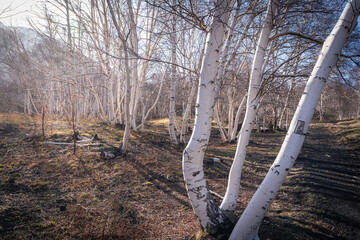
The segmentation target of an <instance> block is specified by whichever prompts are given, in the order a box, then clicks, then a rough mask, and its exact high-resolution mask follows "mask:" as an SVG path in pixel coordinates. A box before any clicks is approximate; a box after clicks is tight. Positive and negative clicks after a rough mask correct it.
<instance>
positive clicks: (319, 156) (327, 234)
mask: <svg viewBox="0 0 360 240" xmlns="http://www.w3.org/2000/svg"><path fill="white" fill-rule="evenodd" d="M279 198H280V199H281V200H286V198H288V202H289V203H291V204H290V206H289V209H287V211H284V214H283V215H281V210H280V211H279V210H277V213H279V212H280V216H277V217H275V222H278V223H281V224H280V225H282V226H285V227H290V229H291V233H288V234H291V236H292V238H293V239H360V152H359V151H354V150H353V149H350V148H349V147H347V146H344V145H342V144H340V143H338V142H337V141H336V136H335V135H334V134H332V133H331V132H329V130H328V129H327V128H326V127H325V125H323V124H317V125H314V126H312V127H311V129H310V131H309V136H308V137H307V138H306V140H305V144H304V146H303V148H302V150H301V153H300V155H299V157H298V159H297V161H296V163H295V166H294V169H293V170H292V172H291V174H290V176H289V178H288V179H287V181H286V182H285V185H284V189H283V192H282V193H280V196H279ZM270 219H271V217H270ZM268 220H269V219H268ZM271 220H274V219H271ZM271 220H269V221H270V222H271ZM291 221H292V222H291ZM270 222H269V223H268V224H269V225H273V224H274V223H270ZM288 224H291V226H290V225H289V226H287V225H288ZM279 234H281V233H279ZM287 236H289V235H287ZM271 239H276V238H271ZM281 239H286V235H284V237H283V238H281Z"/></svg>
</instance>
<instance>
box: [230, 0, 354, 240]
mask: <svg viewBox="0 0 360 240" xmlns="http://www.w3.org/2000/svg"><path fill="white" fill-rule="evenodd" d="M359 10H360V0H350V1H349V2H348V3H347V5H346V6H345V9H344V10H343V12H342V14H341V16H340V18H339V20H338V22H337V23H336V25H335V27H334V28H333V30H332V32H331V33H330V35H329V36H328V37H327V38H326V40H325V42H324V44H323V46H322V49H321V51H320V54H319V57H318V59H317V62H316V64H315V66H314V69H313V71H312V73H311V75H310V78H309V80H308V82H307V84H306V87H305V90H304V92H303V95H302V97H301V99H300V102H299V105H298V107H297V109H296V112H295V115H294V117H293V119H292V121H291V124H290V127H289V130H288V132H287V135H286V137H285V140H284V143H283V145H282V147H281V149H280V152H279V154H278V156H277V158H276V159H275V161H274V163H273V165H272V167H271V168H270V170H269V172H268V173H267V175H266V177H265V179H264V181H263V182H262V183H261V185H260V187H259V188H258V189H257V191H256V193H255V195H254V196H253V198H252V199H251V201H250V203H249V205H248V206H247V208H246V209H245V211H244V213H243V214H242V216H241V218H240V219H239V221H238V222H237V224H236V226H235V228H234V230H233V232H232V234H231V236H230V240H234V239H237V240H238V239H259V237H258V229H259V227H260V224H261V222H262V219H263V217H264V216H265V213H266V211H267V210H268V208H269V207H270V204H271V202H272V200H273V199H274V198H275V196H276V194H277V192H278V191H279V189H280V187H281V185H282V184H283V182H284V180H285V178H286V176H287V174H288V172H289V170H290V169H291V167H292V166H293V164H294V162H295V160H296V158H297V156H298V154H299V152H300V149H301V147H302V145H303V142H304V140H305V136H306V134H307V131H308V128H309V125H310V121H311V119H312V116H313V114H314V111H315V108H316V105H317V103H318V101H319V98H320V96H321V92H322V90H323V88H324V86H325V83H326V79H327V77H328V76H329V74H330V72H331V70H332V68H333V67H334V65H335V64H336V62H337V60H338V58H339V56H340V53H341V49H342V48H343V46H344V44H345V42H346V40H347V39H348V38H349V35H350V33H351V31H352V29H353V27H354V26H355V25H356V23H357V18H358V15H359Z"/></svg>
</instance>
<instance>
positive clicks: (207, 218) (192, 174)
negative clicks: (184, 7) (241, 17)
mask: <svg viewBox="0 0 360 240" xmlns="http://www.w3.org/2000/svg"><path fill="white" fill-rule="evenodd" d="M230 2H231V1H230V0H218V1H217V2H216V3H215V13H214V17H213V22H212V24H211V27H210V30H209V31H210V33H209V34H208V36H207V39H206V41H207V42H206V47H205V56H204V60H203V63H202V67H201V71H200V80H199V89H198V95H197V100H196V114H195V124H194V129H193V132H192V135H191V138H190V141H189V143H188V145H187V146H186V148H185V150H184V153H183V161H182V165H183V174H184V180H185V184H186V189H187V193H188V196H189V199H190V202H191V205H192V208H193V210H194V212H195V215H196V216H197V218H198V220H199V221H200V225H201V227H202V228H203V229H204V230H205V231H206V232H209V233H213V232H217V231H218V227H219V226H223V224H225V225H226V221H227V218H226V217H225V215H224V214H223V213H222V211H221V210H220V209H219V208H218V207H217V205H216V203H215V202H214V201H213V199H212V198H211V196H210V192H209V190H208V188H207V183H206V181H205V178H204V169H203V158H204V154H205V149H206V147H207V145H208V142H209V137H210V130H211V121H212V115H213V111H214V105H215V97H216V91H215V89H216V73H217V69H218V66H219V58H220V52H221V47H222V44H223V42H224V36H225V31H226V28H225V27H226V23H227V21H228V18H229V12H230V11H226V9H227V7H229V5H230Z"/></svg>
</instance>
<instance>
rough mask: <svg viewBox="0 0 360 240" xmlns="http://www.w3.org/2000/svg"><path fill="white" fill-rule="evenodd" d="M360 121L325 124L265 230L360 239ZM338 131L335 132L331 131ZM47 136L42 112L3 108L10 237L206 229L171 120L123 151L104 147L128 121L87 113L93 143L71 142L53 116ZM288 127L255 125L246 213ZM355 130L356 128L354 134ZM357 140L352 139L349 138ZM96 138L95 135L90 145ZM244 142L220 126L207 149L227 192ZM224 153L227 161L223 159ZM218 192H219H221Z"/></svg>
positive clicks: (1, 172)
mask: <svg viewBox="0 0 360 240" xmlns="http://www.w3.org/2000/svg"><path fill="white" fill-rule="evenodd" d="M347 129H348V130H349V129H352V131H348V132H351V133H352V134H356V133H359V122H358V121H357V122H356V121H352V122H349V121H347V122H337V123H316V124H313V125H312V127H311V131H310V135H309V136H308V138H307V139H306V142H305V145H304V148H303V150H302V152H301V154H300V156H299V158H298V161H297V162H296V164H295V167H294V169H293V170H292V171H291V173H290V175H289V177H288V179H287V181H286V182H285V185H284V186H283V187H282V190H281V191H280V194H279V195H278V197H277V199H276V200H275V201H274V202H273V204H272V207H271V209H270V211H269V213H268V214H267V217H266V218H265V220H264V222H263V224H262V226H261V229H260V237H261V238H262V239H302V240H303V239H358V238H360V235H359V233H360V229H359V226H360V216H359V212H358V209H360V204H359V202H360V201H359V200H360V195H359V192H360V191H359V190H360V179H359V175H360V174H359V173H360V152H359V151H356V150H354V149H353V148H350V147H348V146H345V145H343V144H342V142H341V141H340V140H337V139H340V138H341V140H343V141H344V137H345V135H344V134H346V130H347ZM329 130H331V131H329ZM45 132H46V137H45V139H42V136H41V118H40V116H33V117H31V116H27V115H21V114H11V115H9V114H1V115H0V146H1V147H0V190H1V191H0V194H1V196H0V238H1V239H189V238H191V237H194V234H195V233H196V232H197V231H198V227H199V225H198V223H197V220H196V219H195V216H194V214H193V212H192V210H191V206H190V204H189V201H188V199H187V196H186V191H185V187H184V183H183V180H182V170H181V155H182V149H183V148H184V146H176V145H172V144H171V143H170V141H169V139H168V133H167V120H166V119H162V120H156V121H151V122H150V123H149V124H148V125H147V126H146V130H145V132H143V133H141V132H132V133H131V143H130V151H129V152H128V153H127V154H126V155H123V156H121V157H117V158H116V159H107V158H102V157H101V156H100V152H101V151H107V150H109V149H111V145H113V146H117V145H118V144H119V143H120V140H121V137H122V134H123V129H122V126H121V125H115V126H114V125H110V124H107V123H102V122H95V121H90V120H84V121H83V122H82V125H81V128H80V129H79V132H80V134H81V135H82V136H86V137H88V138H91V137H93V136H94V135H95V134H96V133H97V135H98V137H99V140H96V141H95V142H93V143H92V144H90V146H81V147H78V151H77V154H76V155H73V154H72V146H71V145H54V144H44V143H43V141H44V140H45V141H51V142H70V141H71V126H70V124H69V122H68V121H67V120H66V119H61V118H59V117H57V116H51V117H48V118H47V121H46V131H45ZM284 135H285V132H272V133H254V134H253V135H252V139H251V143H250V146H249V153H248V157H247V160H246V163H245V166H244V174H243V179H242V186H241V192H240V196H239V202H240V203H239V204H238V207H237V213H238V214H241V212H242V211H243V209H244V208H245V207H246V204H247V202H248V201H249V200H250V198H251V196H252V194H253V193H254V191H255V190H256V188H257V186H258V185H259V184H260V182H261V179H262V178H263V176H264V175H265V174H266V172H267V169H268V168H269V166H270V165H271V163H272V161H273V159H274V157H275V156H276V154H277V151H278V150H279V148H280V144H281V141H282V139H283V137H284ZM346 136H347V135H346ZM347 143H348V142H347ZM84 145H86V144H84ZM235 148H236V144H228V143H222V142H221V141H220V138H219V136H218V132H217V130H216V129H215V130H214V131H213V134H212V140H211V143H210V146H209V149H208V151H207V154H206V156H205V165H204V166H205V170H206V175H207V176H206V177H207V179H208V183H209V186H210V189H211V190H213V191H215V192H216V193H218V194H220V195H223V194H224V192H225V186H226V176H227V173H228V170H229V167H230V164H231V159H232V157H233V154H234V150H235ZM214 157H217V158H220V159H221V162H220V163H213V161H212V159H213V158H214ZM214 198H215V199H216V200H217V201H219V200H220V199H218V198H217V197H216V196H214Z"/></svg>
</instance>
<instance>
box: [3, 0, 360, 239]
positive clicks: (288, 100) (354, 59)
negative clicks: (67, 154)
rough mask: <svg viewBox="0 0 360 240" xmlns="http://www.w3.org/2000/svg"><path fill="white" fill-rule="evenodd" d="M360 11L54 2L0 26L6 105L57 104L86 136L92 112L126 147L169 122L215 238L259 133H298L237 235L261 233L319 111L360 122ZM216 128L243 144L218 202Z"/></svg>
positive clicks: (322, 6) (192, 194)
mask: <svg viewBox="0 0 360 240" xmlns="http://www.w3.org/2000/svg"><path fill="white" fill-rule="evenodd" d="M359 6H360V3H359V1H358V0H350V1H349V2H348V3H346V2H344V1H332V2H326V1H321V0H319V1H310V2H309V1H282V0H269V1H268V2H265V1H239V0H237V1H236V0H217V1H210V2H205V1H179V0H171V1H167V0H165V1H157V0H120V1H114V0H91V1H87V0H84V1H75V0H55V1H51V2H49V3H47V4H46V5H44V7H43V9H42V10H41V13H40V14H39V15H41V16H42V21H41V22H39V23H32V24H33V29H32V30H30V29H23V28H11V27H6V26H0V71H1V74H0V85H1V88H0V91H1V93H2V94H1V95H0V98H1V99H0V100H1V101H0V110H1V111H21V112H24V113H26V114H33V113H35V114H40V113H41V112H42V109H44V108H46V109H47V110H48V112H49V113H50V114H58V115H66V116H71V119H72V122H73V130H74V133H75V132H76V126H77V125H79V124H81V117H88V118H97V119H100V120H101V121H105V122H109V123H111V124H115V123H116V124H124V127H125V133H124V136H123V139H122V142H121V144H119V149H121V151H122V152H125V151H127V150H128V143H129V136H130V130H131V129H132V130H133V131H143V130H144V128H145V123H146V121H147V120H148V119H150V118H160V117H169V138H170V139H171V141H172V142H173V143H174V144H179V143H183V144H187V147H186V148H185V151H184V156H183V168H184V177H185V181H186V186H187V190H188V194H189V198H190V201H191V202H192V206H193V208H194V211H195V214H196V215H197V217H198V218H199V221H200V224H201V226H202V228H203V229H204V230H205V231H208V232H210V233H211V234H214V235H217V234H218V235H219V234H220V235H221V234H224V232H229V229H230V230H231V229H232V228H233V226H232V225H231V223H229V221H228V220H227V217H226V216H225V215H224V213H223V212H224V211H234V210H235V207H236V199H237V197H238V190H239V184H240V179H241V168H242V165H243V162H244V159H245V156H246V149H247V145H248V142H249V139H250V134H251V131H252V129H253V128H254V126H255V128H256V129H257V130H258V131H260V130H269V129H270V130H276V129H288V134H287V138H286V139H285V142H284V145H283V148H282V150H281V151H280V153H279V156H278V158H277V159H276V160H275V163H274V165H273V166H272V168H271V169H270V170H269V174H268V176H267V177H266V179H265V180H264V184H263V185H262V186H261V187H260V190H259V191H258V192H257V193H256V194H255V196H254V198H253V199H254V200H253V201H252V202H251V203H250V205H249V207H248V208H247V209H246V210H245V212H244V214H243V215H242V217H241V219H240V221H239V222H238V224H237V225H236V227H235V230H234V232H233V235H232V237H237V238H238V237H239V236H240V235H242V237H243V239H251V238H257V229H258V227H259V224H260V223H261V220H262V216H263V215H264V214H265V212H266V209H267V208H268V207H269V206H270V203H271V200H272V199H273V198H274V196H275V194H276V192H277V190H278V187H279V186H280V185H281V182H282V181H283V179H284V178H285V177H286V175H287V172H288V171H289V169H290V168H291V166H292V164H293V162H294V161H295V159H296V156H297V153H298V151H299V149H300V147H301V145H302V142H303V140H304V138H305V135H306V132H307V128H308V124H309V123H310V120H311V119H312V117H313V113H315V116H314V118H316V119H318V120H321V121H322V120H333V119H343V118H356V117H357V118H359V117H360V109H359V104H358V101H359V90H360V88H359V87H360V86H359V81H358V79H359V72H360V71H359V60H360V54H359V51H360V50H359V49H360V48H359V47H358V42H359V34H358V33H359V28H358V27H355V25H356V23H357V21H356V19H357V16H358V14H359ZM52 9H60V10H61V11H60V12H59V11H53V10H52ZM338 9H344V11H343V13H342V14H343V15H341V17H340V18H339V16H340V14H341V12H340V11H338ZM338 19H339V20H338ZM344 19H347V22H344ZM336 22H337V24H338V25H335V23H336ZM333 26H335V28H333ZM339 39H342V40H339ZM334 48H336V49H334ZM341 49H343V50H342V51H341ZM319 52H320V55H319ZM330 55H331V57H330ZM315 59H318V60H317V62H316V61H315ZM324 66H326V67H324ZM322 69H323V70H322ZM319 79H320V80H321V81H318V80H319ZM325 81H327V82H328V83H327V84H326V85H325ZM320 83H321V84H320ZM318 84H320V85H318ZM323 88H324V91H322V89H323ZM314 89H315V90H314ZM196 93H197V94H196ZM309 99H310V100H309ZM318 99H319V104H317V103H318ZM299 101H300V103H299ZM192 117H195V124H194V126H193V125H192V124H191V122H192V121H191V119H192ZM291 119H292V120H291ZM213 120H214V121H215V122H216V124H217V127H218V129H219V133H220V135H221V138H222V140H223V141H224V142H235V141H237V143H238V146H237V150H236V153H235V157H234V162H233V165H232V168H231V170H230V173H229V183H228V188H227V192H226V194H225V197H224V201H223V202H222V204H221V206H220V207H218V206H216V204H215V203H214V201H213V200H212V199H211V195H210V193H209V191H208V189H207V186H206V181H205V178H204V173H203V169H202V159H203V156H204V152H205V150H206V147H207V144H208V142H209V138H210V130H211V126H212V121H213ZM189 128H193V129H192V132H191V133H192V135H191V136H189V133H190V131H189ZM74 136H75V134H74ZM294 136H295V137H294ZM294 139H295V140H294ZM74 142H75V141H74ZM290 152H291V153H290ZM284 162H285V163H284ZM269 179H270V180H269ZM278 179H280V180H278ZM274 181H276V182H278V183H279V184H277V185H276V184H272V183H271V182H274ZM269 182H270V183H269ZM265 193H266V194H265ZM261 194H264V195H266V197H260V196H259V195H261ZM259 199H260V200H259ZM264 201H265V202H264ZM254 214H255V215H254Z"/></svg>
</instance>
